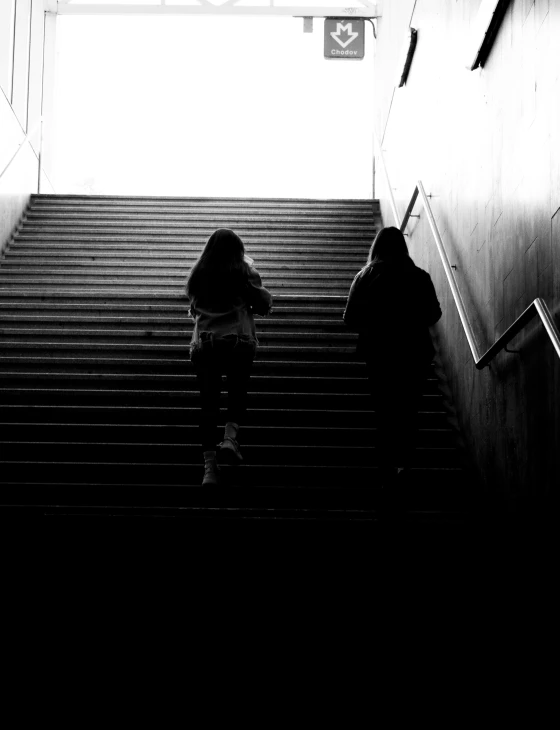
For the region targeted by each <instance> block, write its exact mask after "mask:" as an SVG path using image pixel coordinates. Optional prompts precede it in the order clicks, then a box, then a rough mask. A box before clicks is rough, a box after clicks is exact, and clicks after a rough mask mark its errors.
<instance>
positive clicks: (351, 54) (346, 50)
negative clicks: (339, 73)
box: [325, 18, 364, 59]
mask: <svg viewBox="0 0 560 730" xmlns="http://www.w3.org/2000/svg"><path fill="white" fill-rule="evenodd" d="M363 57H364V21H363V20H355V19H348V18H344V19H342V20H341V19H337V18H325V58H345V59H348V58H350V59H362V58H363Z"/></svg>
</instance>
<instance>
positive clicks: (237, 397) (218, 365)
mask: <svg viewBox="0 0 560 730" xmlns="http://www.w3.org/2000/svg"><path fill="white" fill-rule="evenodd" d="M256 348H257V345H256V342H255V341H254V340H252V339H249V338H243V337H239V336H238V335H226V336H225V337H219V338H214V337H213V336H212V334H210V333H206V332H203V333H202V335H201V340H200V342H198V343H194V344H193V345H191V362H192V364H193V367H194V370H195V372H196V378H197V384H198V389H199V391H200V406H201V411H200V440H201V443H202V451H214V450H215V449H216V442H217V440H218V439H217V435H218V434H217V431H218V420H219V416H220V393H221V391H222V375H225V376H226V387H227V394H228V398H227V419H226V420H227V421H231V422H233V423H237V424H240V423H241V421H242V420H243V416H244V414H245V411H246V410H247V391H248V388H249V380H250V377H251V367H252V365H253V360H254V358H255V353H256Z"/></svg>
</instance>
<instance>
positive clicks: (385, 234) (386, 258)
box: [367, 226, 413, 266]
mask: <svg viewBox="0 0 560 730" xmlns="http://www.w3.org/2000/svg"><path fill="white" fill-rule="evenodd" d="M381 262H386V263H395V264H404V265H405V266H406V265H407V264H411V263H413V261H412V259H411V258H410V255H409V253H408V246H407V245H406V241H405V240H404V235H403V233H402V231H401V230H400V229H398V228H395V227H394V226H387V227H386V228H382V229H381V230H380V231H379V233H378V234H377V236H376V237H375V239H374V241H373V243H372V244H371V248H370V250H369V255H368V258H367V263H368V264H378V263H381Z"/></svg>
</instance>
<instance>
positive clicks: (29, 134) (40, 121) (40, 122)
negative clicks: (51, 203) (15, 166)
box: [0, 117, 43, 193]
mask: <svg viewBox="0 0 560 730" xmlns="http://www.w3.org/2000/svg"><path fill="white" fill-rule="evenodd" d="M39 128H40V129H41V134H40V135H39V153H38V155H37V163H38V166H37V167H38V172H37V193H40V192H41V173H42V160H41V156H42V150H43V117H39V119H38V120H37V121H36V122H35V124H34V125H33V127H32V128H31V131H30V132H27V134H26V135H25V137H24V139H23V140H22V141H21V142H20V144H19V147H18V148H17V150H16V151H15V152H14V154H13V155H12V157H11V159H10V161H9V162H8V164H7V165H6V167H5V168H4V169H3V170H2V172H0V179H1V178H2V176H3V175H4V173H5V172H7V170H8V168H9V167H10V165H11V164H12V162H13V161H14V160H15V159H16V157H17V156H18V155H19V153H20V152H21V150H22V149H23V148H24V147H25V144H26V142H29V141H30V140H31V137H33V135H34V134H35V132H36V131H37V129H39Z"/></svg>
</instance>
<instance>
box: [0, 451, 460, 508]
mask: <svg viewBox="0 0 560 730" xmlns="http://www.w3.org/2000/svg"><path fill="white" fill-rule="evenodd" d="M1 464H2V467H3V469H5V470H6V472H7V473H15V474H18V475H19V477H20V479H21V481H22V482H23V483H25V482H39V483H43V484H53V485H60V486H63V485H64V484H71V483H75V482H78V483H80V482H82V484H83V483H84V481H85V484H86V485H87V484H92V483H94V484H114V485H115V487H117V486H124V485H130V487H131V488H133V489H135V488H137V487H141V486H145V485H146V486H147V485H153V486H158V487H162V486H166V485H169V486H181V487H186V486H189V485H192V486H198V485H200V484H201V482H202V476H203V468H202V466H201V464H200V462H199V463H196V464H189V463H186V462H184V461H181V462H167V463H159V462H152V463H143V464H136V463H133V462H101V461H90V462H76V463H67V462H56V461H35V462H33V461H17V460H5V461H3V462H1ZM225 471H226V470H225V469H224V481H225V480H226V479H227V480H231V483H233V484H236V483H241V484H243V485H245V486H247V487H251V486H255V487H256V486H260V485H262V484H266V485H267V487H284V488H289V489H294V488H296V487H305V488H310V487H311V488H315V489H317V490H320V489H322V488H329V487H330V488H333V487H338V488H339V489H340V490H341V492H343V491H344V489H345V488H347V487H348V488H350V489H352V488H354V489H355V488H360V489H364V490H365V489H375V488H376V487H377V488H379V487H380V484H381V482H380V479H379V472H378V469H377V467H375V466H370V467H367V466H348V465H344V466H337V465H332V464H329V465H323V464H309V465H300V464H288V465H287V464H270V465H268V466H261V465H247V466H240V467H237V468H236V469H235V470H233V472H234V473H232V470H228V472H227V476H226V473H225ZM416 471H417V472H419V473H418V477H419V479H422V480H425V479H426V477H427V478H428V479H429V482H430V485H431V487H432V489H434V488H435V487H438V486H439V487H440V489H441V488H443V489H444V490H447V491H451V487H452V484H453V481H454V480H459V479H460V478H461V474H462V472H461V469H460V468H458V467H438V468H426V467H425V468H423V469H422V468H421V467H418V468H417V470H416ZM84 477H85V478H84ZM204 491H207V490H204ZM128 496H129V499H130V498H132V499H133V498H134V495H133V494H131V495H128ZM201 496H202V497H203V499H205V501H206V500H207V499H208V498H207V495H201ZM423 496H425V495H423ZM341 497H342V495H341ZM73 498H74V500H78V503H79V499H80V495H76V494H74V495H73ZM342 498H343V497H342ZM230 499H232V500H235V495H230ZM426 501H427V500H426ZM75 503H76V501H74V504H75Z"/></svg>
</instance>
